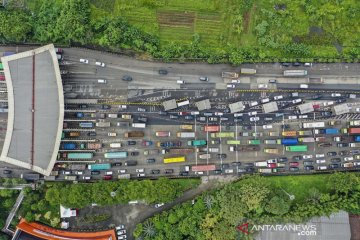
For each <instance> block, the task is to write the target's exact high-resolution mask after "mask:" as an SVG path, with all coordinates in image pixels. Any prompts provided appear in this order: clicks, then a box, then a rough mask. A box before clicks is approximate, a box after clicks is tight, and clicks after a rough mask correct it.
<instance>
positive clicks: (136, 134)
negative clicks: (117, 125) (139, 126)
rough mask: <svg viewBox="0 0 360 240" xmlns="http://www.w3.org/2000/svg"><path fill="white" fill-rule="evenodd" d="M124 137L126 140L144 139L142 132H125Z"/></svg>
mask: <svg viewBox="0 0 360 240" xmlns="http://www.w3.org/2000/svg"><path fill="white" fill-rule="evenodd" d="M124 136H125V137H126V138H135V137H144V132H141V131H132V132H126V133H125V134H124Z"/></svg>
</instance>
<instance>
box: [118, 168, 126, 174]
mask: <svg viewBox="0 0 360 240" xmlns="http://www.w3.org/2000/svg"><path fill="white" fill-rule="evenodd" d="M118 173H126V169H120V170H118Z"/></svg>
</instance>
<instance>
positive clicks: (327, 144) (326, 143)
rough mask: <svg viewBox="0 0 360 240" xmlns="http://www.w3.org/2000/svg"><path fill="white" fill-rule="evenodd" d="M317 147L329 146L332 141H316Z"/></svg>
mask: <svg viewBox="0 0 360 240" xmlns="http://www.w3.org/2000/svg"><path fill="white" fill-rule="evenodd" d="M317 145H318V147H331V146H332V143H330V142H324V143H318V144H317Z"/></svg>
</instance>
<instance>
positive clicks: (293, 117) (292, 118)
mask: <svg viewBox="0 0 360 240" xmlns="http://www.w3.org/2000/svg"><path fill="white" fill-rule="evenodd" d="M288 118H289V120H294V119H297V116H295V115H292V116H289V117H288Z"/></svg>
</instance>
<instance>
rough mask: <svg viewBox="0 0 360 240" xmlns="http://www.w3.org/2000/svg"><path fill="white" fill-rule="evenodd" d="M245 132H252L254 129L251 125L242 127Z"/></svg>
mask: <svg viewBox="0 0 360 240" xmlns="http://www.w3.org/2000/svg"><path fill="white" fill-rule="evenodd" d="M242 129H243V130H251V129H252V127H251V126H250V125H245V126H243V127H242Z"/></svg>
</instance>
